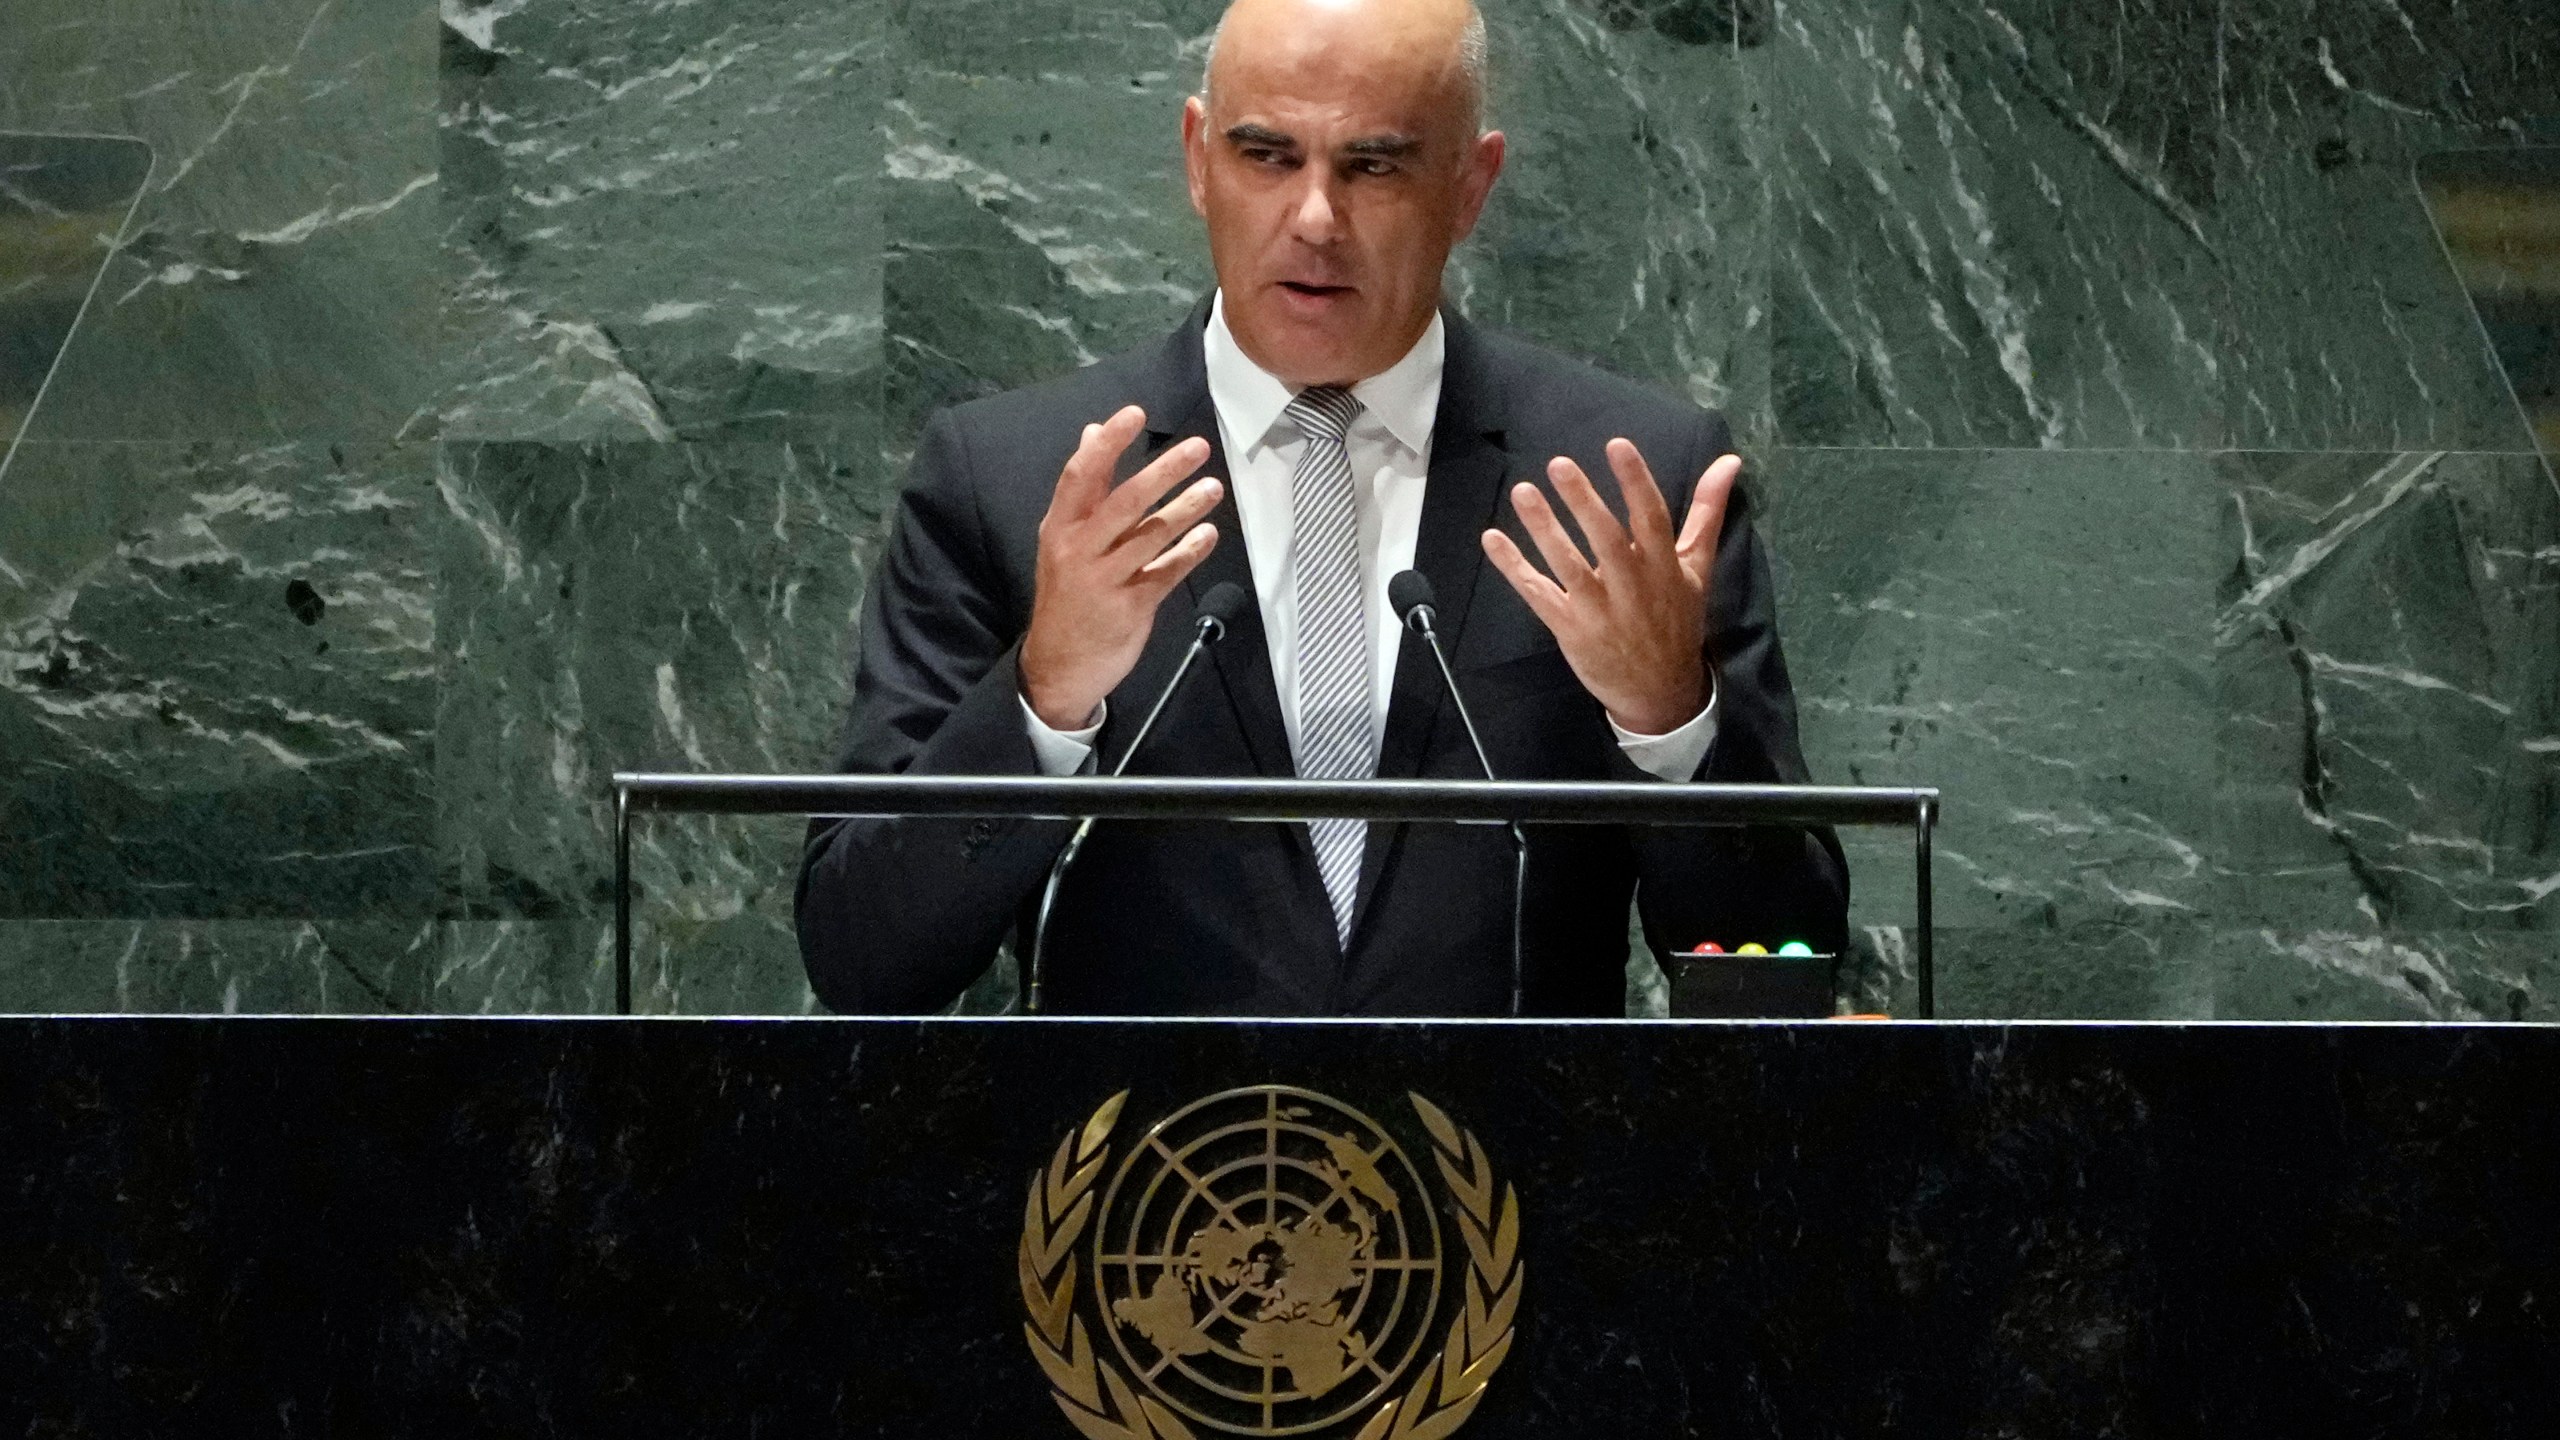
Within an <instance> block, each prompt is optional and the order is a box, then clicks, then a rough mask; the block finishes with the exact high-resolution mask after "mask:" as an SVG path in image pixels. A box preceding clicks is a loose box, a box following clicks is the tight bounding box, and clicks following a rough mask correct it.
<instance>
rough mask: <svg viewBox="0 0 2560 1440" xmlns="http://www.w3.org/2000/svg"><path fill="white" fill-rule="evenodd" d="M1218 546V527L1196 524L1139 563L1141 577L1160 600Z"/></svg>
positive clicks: (1139, 577) (1198, 566)
mask: <svg viewBox="0 0 2560 1440" xmlns="http://www.w3.org/2000/svg"><path fill="white" fill-rule="evenodd" d="M1217 548H1218V527H1217V526H1215V525H1207V524H1201V525H1194V526H1192V527H1191V530H1190V533H1188V534H1186V535H1184V536H1183V537H1182V538H1181V539H1180V540H1177V541H1175V542H1174V543H1173V546H1172V548H1170V549H1168V550H1166V551H1165V552H1164V553H1163V554H1161V555H1158V556H1157V557H1156V558H1154V559H1153V560H1150V561H1148V562H1147V563H1146V564H1144V565H1141V566H1139V567H1138V579H1139V580H1140V581H1141V582H1142V583H1144V584H1146V585H1148V586H1150V587H1151V588H1153V589H1154V591H1155V592H1156V598H1157V599H1159V600H1161V599H1163V598H1164V596H1165V595H1166V594H1167V593H1168V592H1170V591H1171V590H1172V589H1173V587H1174V586H1176V585H1179V584H1181V583H1182V578H1183V577H1184V576H1186V575H1188V574H1190V573H1191V572H1192V571H1194V570H1196V569H1198V568H1200V562H1201V561H1203V560H1206V559H1208V558H1209V552H1210V551H1212V550H1215V549H1217Z"/></svg>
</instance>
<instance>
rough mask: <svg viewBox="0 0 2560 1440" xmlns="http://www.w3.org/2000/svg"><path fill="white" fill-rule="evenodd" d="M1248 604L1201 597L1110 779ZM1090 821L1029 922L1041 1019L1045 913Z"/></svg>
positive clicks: (1232, 586)
mask: <svg viewBox="0 0 2560 1440" xmlns="http://www.w3.org/2000/svg"><path fill="white" fill-rule="evenodd" d="M1251 603H1253V597H1252V596H1251V595H1250V594H1248V593H1247V592H1246V590H1245V588H1244V587H1243V586H1241V585H1239V584H1237V583H1236V582H1234V581H1233V580H1221V581H1219V582H1218V583H1217V584H1215V585H1212V586H1210V587H1209V593H1208V594H1207V595H1205V596H1203V597H1201V601H1200V608H1199V609H1198V610H1196V611H1193V612H1192V616H1191V644H1190V647H1189V648H1187V649H1185V650H1184V651H1183V652H1182V663H1181V664H1179V665H1176V666H1175V667H1174V668H1173V678H1172V679H1170V680H1167V681H1166V682H1164V688H1163V689H1162V690H1159V691H1157V692H1156V699H1155V703H1154V704H1153V705H1150V706H1148V707H1147V715H1146V718H1145V719H1143V720H1141V721H1139V722H1138V733H1137V734H1135V735H1132V736H1130V737H1129V744H1128V748H1126V749H1124V750H1122V751H1121V752H1120V763H1119V764H1117V765H1115V766H1113V767H1111V773H1112V775H1113V776H1114V777H1117V776H1120V775H1123V774H1126V773H1127V772H1128V769H1129V762H1130V761H1131V760H1133V759H1135V758H1136V757H1137V754H1138V747H1139V746H1141V745H1144V744H1146V743H1147V736H1148V735H1149V734H1151V733H1153V732H1154V730H1155V728H1156V721H1157V719H1158V718H1160V717H1161V716H1162V715H1163V714H1164V707H1165V706H1166V705H1168V704H1170V703H1172V700H1173V692H1175V691H1176V690H1179V689H1181V688H1182V682H1183V680H1184V678H1185V677H1187V676H1189V675H1190V673H1191V667H1192V664H1193V663H1194V662H1196V661H1197V660H1199V658H1200V657H1201V655H1202V654H1204V653H1206V652H1207V650H1208V648H1209V647H1210V646H1212V645H1215V644H1217V643H1218V642H1219V641H1220V640H1223V639H1225V638H1226V634H1227V631H1228V630H1229V629H1230V628H1232V627H1233V626H1234V625H1235V623H1236V621H1237V620H1238V619H1239V618H1241V617H1242V616H1243V614H1244V611H1245V607H1246V606H1247V605H1250V604H1251ZM1093 820H1094V817H1092V816H1090V815H1087V816H1086V817H1084V818H1083V819H1082V820H1079V821H1077V822H1076V828H1075V833H1074V834H1072V835H1069V836H1068V837H1067V843H1066V848H1064V849H1062V850H1060V851H1059V852H1058V858H1057V859H1055V860H1053V861H1051V862H1050V864H1049V878H1048V881H1047V882H1046V883H1045V884H1043V885H1042V886H1041V887H1040V910H1039V913H1038V914H1036V915H1035V916H1033V918H1032V922H1031V957H1030V959H1029V960H1028V961H1027V962H1026V963H1025V964H1024V966H1023V977H1022V997H1023V1011H1024V1013H1026V1014H1031V1015H1037V1014H1039V1013H1040V1010H1041V1001H1042V998H1043V997H1042V994H1041V980H1042V977H1043V974H1044V971H1045V968H1046V967H1045V966H1044V964H1043V962H1044V961H1045V960H1046V959H1047V958H1048V952H1049V911H1050V910H1051V909H1052V908H1053V907H1055V906H1056V905H1057V903H1058V890H1059V888H1060V887H1061V886H1062V885H1064V884H1065V883H1066V878H1067V867H1069V866H1071V865H1073V864H1075V863H1076V855H1077V853H1078V852H1079V851H1081V850H1083V849H1084V841H1085V837H1086V836H1088V835H1090V834H1092V833H1093Z"/></svg>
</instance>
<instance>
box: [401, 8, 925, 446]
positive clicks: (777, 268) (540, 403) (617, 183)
mask: <svg viewBox="0 0 2560 1440" xmlns="http://www.w3.org/2000/svg"><path fill="white" fill-rule="evenodd" d="M884 15H885V5H884V3H882V0H856V3H850V4H847V3H833V4H824V5H810V4H805V3H799V0H756V3H723V4H721V5H720V6H718V7H716V9H710V8H700V7H694V6H690V5H649V6H621V7H606V8H604V9H598V8H596V7H593V6H562V5H528V4H525V3H522V0H447V3H446V4H445V5H444V7H443V32H442V33H443V106H442V115H441V120H442V130H443V137H442V169H443V177H444V187H443V193H444V201H445V205H444V211H445V214H444V223H445V232H444V250H445V263H446V283H447V292H446V300H447V304H446V327H447V334H446V345H447V347H448V352H449V353H448V359H449V361H450V366H451V370H450V375H449V380H450V385H451V388H450V391H449V393H448V394H447V396H446V399H445V401H444V426H445V433H446V434H448V435H453V436H460V437H468V438H472V439H502V440H503V439H526V440H572V441H574V440H591V439H592V440H605V439H655V440H666V439H671V438H675V437H677V436H685V437H706V438H718V437H729V438H747V437H780V438H805V439H810V440H818V441H824V442H827V443H834V444H860V443H868V438H869V436H870V435H871V434H872V427H873V424H874V422H875V420H876V410H877V407H878V390H879V358H880V212H879V183H880V157H881V150H880V137H879V128H878V126H879V115H880V104H881V101H882V96H883V88H884V86H885V84H886V80H887V77H886V75H885V73H884V68H883V64H882V61H883V49H882V46H883V30H882V24H883V18H884Z"/></svg>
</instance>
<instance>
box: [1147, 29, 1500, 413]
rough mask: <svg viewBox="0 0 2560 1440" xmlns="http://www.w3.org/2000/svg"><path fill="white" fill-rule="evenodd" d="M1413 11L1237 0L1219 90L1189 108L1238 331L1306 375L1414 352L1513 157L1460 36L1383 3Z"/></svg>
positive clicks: (1279, 371)
mask: <svg viewBox="0 0 2560 1440" xmlns="http://www.w3.org/2000/svg"><path fill="white" fill-rule="evenodd" d="M1399 8H1400V7H1397V6H1394V5H1388V4H1360V3H1356V0H1351V3H1346V0H1317V3H1308V4H1301V5H1287V4H1285V3H1284V4H1281V5H1273V6H1252V7H1247V6H1240V7H1238V12H1237V13H1236V14H1235V15H1234V16H1232V17H1231V18H1230V23H1229V27H1228V31H1227V33H1226V35H1225V36H1224V37H1223V38H1222V39H1221V41H1220V44H1219V49H1218V60H1217V71H1216V74H1215V75H1214V76H1213V78H1212V87H1211V101H1212V102H1213V103H1212V104H1210V105H1204V104H1203V103H1202V102H1201V101H1200V100H1197V99H1194V100H1193V101H1191V102H1190V104H1189V105H1188V106H1187V107H1186V108H1185V110H1184V112H1183V122H1182V132H1183V149H1184V154H1185V159H1186V162H1187V165H1188V168H1189V171H1190V180H1191V203H1192V205H1193V207H1194V208H1195V209H1197V210H1199V212H1200V214H1201V216H1202V217H1203V218H1204V219H1206V220H1207V221H1208V229H1209V254H1210V258H1211V260H1212V262H1213V263H1214V264H1215V265H1216V267H1217V271H1218V285H1219V288H1220V289H1221V290H1222V291H1223V292H1224V295H1225V298H1226V317H1227V325H1228V328H1229V329H1231V330H1232V331H1234V332H1235V336H1236V340H1237V342H1238V343H1239V344H1240V345H1241V346H1242V347H1243V348H1244V351H1245V353H1246V354H1247V355H1248V356H1250V357H1252V359H1253V360H1254V362H1255V363H1257V364H1259V365H1261V366H1262V368H1264V369H1265V370H1268V371H1270V372H1271V373H1272V374H1274V375H1277V376H1278V377H1280V378H1281V379H1282V380H1284V381H1286V382H1288V383H1290V384H1292V385H1321V384H1349V383H1352V382H1355V381H1359V380H1365V379H1367V378H1368V377H1370V376H1372V375H1375V374H1377V373H1379V372H1380V371H1382V370H1385V369H1386V368H1387V367H1388V366H1390V365H1393V364H1394V363H1395V362H1396V361H1397V360H1399V359H1401V358H1403V356H1404V353H1405V352H1406V351H1407V350H1409V349H1411V348H1412V347H1413V343H1414V342H1415V341H1416V340H1418V339H1420V338H1421V335H1422V332H1423V330H1424V328H1425V327H1426V326H1428V325H1429V324H1430V321H1431V314H1432V311H1433V310H1434V309H1435V308H1436V307H1437V306H1438V304H1439V301H1440V272H1441V268H1442V267H1443V266H1444V265H1445V264H1446V263H1447V262H1448V258H1449V251H1450V249H1451V248H1452V247H1453V246H1455V245H1456V244H1457V243H1458V242H1459V241H1460V240H1462V239H1464V238H1466V235H1467V232H1468V231H1469V230H1471V229H1473V228H1474V226H1475V222H1476V216H1477V215H1478V214H1479V213H1481V211H1482V210H1483V208H1484V201H1485V196H1486V194H1487V193H1488V192H1489V191H1490V190H1491V189H1492V187H1493V180H1494V176H1495V175H1496V174H1497V173H1498V172H1499V171H1500V170H1501V168H1502V137H1501V136H1500V135H1499V134H1491V135H1484V136H1478V135H1476V134H1475V133H1474V127H1473V125H1472V123H1471V116H1470V115H1469V113H1468V111H1469V106H1468V103H1467V101H1468V94H1467V91H1466V88H1465V83H1464V80H1463V76H1462V73H1461V72H1460V70H1459V68H1458V66H1457V63H1456V45H1455V34H1454V32H1451V31H1448V30H1447V29H1446V27H1445V26H1436V25H1430V24H1422V25H1417V24H1414V23H1410V22H1409V21H1408V23H1402V24H1399V23H1395V22H1396V18H1397V17H1396V16H1394V15H1393V14H1390V15H1388V16H1386V17H1384V18H1383V20H1382V18H1381V16H1380V15H1379V14H1378V12H1380V11H1389V12H1393V11H1396V10H1397V9H1399ZM1417 8H1425V9H1429V8H1439V7H1417ZM1249 11H1250V12H1253V13H1248V12H1249ZM1288 12H1294V13H1288Z"/></svg>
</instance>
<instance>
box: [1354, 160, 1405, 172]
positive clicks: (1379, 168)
mask: <svg viewBox="0 0 2560 1440" xmlns="http://www.w3.org/2000/svg"><path fill="white" fill-rule="evenodd" d="M1351 173H1353V174H1355V175H1393V174H1394V173H1396V167H1395V162H1394V161H1392V160H1354V161H1352V162H1351Z"/></svg>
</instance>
